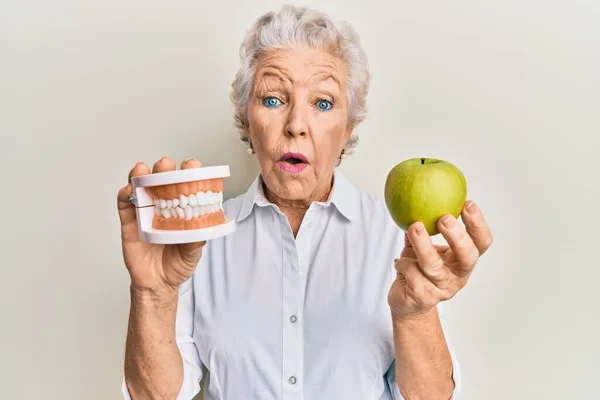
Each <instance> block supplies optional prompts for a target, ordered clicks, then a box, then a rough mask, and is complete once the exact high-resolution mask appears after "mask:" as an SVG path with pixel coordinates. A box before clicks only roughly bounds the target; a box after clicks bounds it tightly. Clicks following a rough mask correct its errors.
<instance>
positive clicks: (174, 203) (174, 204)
mask: <svg viewBox="0 0 600 400" xmlns="http://www.w3.org/2000/svg"><path fill="white" fill-rule="evenodd" d="M171 201H172V202H173V207H177V206H178V205H179V199H173V200H171Z"/></svg>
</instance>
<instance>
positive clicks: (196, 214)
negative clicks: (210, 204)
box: [192, 206, 201, 218]
mask: <svg viewBox="0 0 600 400" xmlns="http://www.w3.org/2000/svg"><path fill="white" fill-rule="evenodd" d="M200 208H201V207H200V206H196V207H192V210H193V211H194V218H198V217H199V216H200V215H201V214H200Z"/></svg>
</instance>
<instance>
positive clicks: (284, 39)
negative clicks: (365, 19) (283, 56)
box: [230, 5, 371, 154]
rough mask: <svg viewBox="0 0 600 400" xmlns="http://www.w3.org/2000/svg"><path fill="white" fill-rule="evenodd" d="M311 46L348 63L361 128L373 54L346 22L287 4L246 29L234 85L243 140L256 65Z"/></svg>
mask: <svg viewBox="0 0 600 400" xmlns="http://www.w3.org/2000/svg"><path fill="white" fill-rule="evenodd" d="M295 45H296V46H310V47H312V48H320V49H324V50H327V51H329V52H330V53H331V54H332V55H334V56H337V57H339V58H341V59H342V60H343V61H345V62H346V65H347V68H348V92H347V96H348V120H349V123H350V125H351V126H352V127H356V126H357V125H358V124H359V123H361V122H362V121H363V120H364V119H365V118H366V113H367V110H366V109H367V107H366V97H367V94H368V92H369V81H370V78H371V75H370V72H369V68H368V63H367V57H366V55H365V52H364V51H363V49H362V48H361V45H360V39H359V36H358V34H357V33H356V31H355V30H354V28H353V27H352V26H351V25H350V24H348V23H346V22H337V23H336V22H334V21H332V20H331V19H330V18H329V17H327V16H326V15H325V14H323V13H321V12H318V11H315V10H312V9H310V8H308V7H295V6H292V5H284V6H283V7H282V9H281V10H280V11H279V13H275V12H268V13H266V14H264V15H262V16H261V17H259V18H258V19H257V20H256V22H255V23H254V25H252V27H251V28H250V30H249V31H248V32H247V33H246V36H245V37H244V40H243V42H242V44H241V46H240V51H239V55H240V64H241V65H240V68H239V70H238V72H237V74H236V76H235V79H234V81H233V83H232V93H231V96H230V98H231V101H232V102H233V105H234V109H235V111H234V120H235V126H236V128H237V129H238V130H239V132H240V136H241V139H242V141H244V142H249V139H248V138H247V137H246V135H245V132H246V130H247V129H248V126H249V123H248V114H247V112H248V103H249V101H250V96H251V94H252V87H253V84H254V73H255V71H256V63H257V60H258V58H259V57H260V56H262V55H263V54H264V53H265V52H268V51H270V50H276V49H290V48H292V47H293V46H295ZM357 142H358V137H357V136H356V135H354V134H353V135H352V137H351V138H350V140H349V141H348V143H347V144H346V148H345V149H344V153H345V154H348V153H350V152H351V151H352V150H353V149H354V147H355V146H356V144H357Z"/></svg>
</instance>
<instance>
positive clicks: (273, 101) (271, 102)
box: [263, 96, 281, 107]
mask: <svg viewBox="0 0 600 400" xmlns="http://www.w3.org/2000/svg"><path fill="white" fill-rule="evenodd" d="M280 103H281V102H280V100H279V99H278V98H277V97H272V96H269V97H265V98H264V99H263V104H264V105H265V106H266V107H277V106H278V105H279V104H280Z"/></svg>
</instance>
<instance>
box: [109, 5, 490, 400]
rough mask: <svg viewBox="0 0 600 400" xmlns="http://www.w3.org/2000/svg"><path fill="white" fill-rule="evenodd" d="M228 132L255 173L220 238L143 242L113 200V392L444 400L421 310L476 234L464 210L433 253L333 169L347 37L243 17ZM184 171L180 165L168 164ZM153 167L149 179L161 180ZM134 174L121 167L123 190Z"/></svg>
mask: <svg viewBox="0 0 600 400" xmlns="http://www.w3.org/2000/svg"><path fill="white" fill-rule="evenodd" d="M240 54H241V69H240V71H239V73H238V74H237V76H236V78H235V81H234V83H233V94H232V99H233V102H234V104H235V107H236V112H235V120H236V124H237V126H238V127H239V129H240V131H241V133H242V138H243V140H244V141H246V142H247V143H248V148H249V154H250V156H255V157H256V159H257V162H258V165H259V166H260V174H259V175H258V176H257V178H256V180H255V181H254V182H253V183H252V185H251V186H250V188H249V189H248V191H247V192H246V193H244V194H242V195H240V196H239V197H236V198H232V199H228V200H227V201H225V203H224V204H223V209H224V212H225V214H226V215H228V216H230V217H232V218H234V219H235V220H236V221H237V230H236V231H235V233H233V234H230V235H229V236H226V237H222V238H219V239H214V240H211V241H209V242H202V243H192V244H185V245H167V246H162V245H151V244H148V243H146V242H142V241H140V239H139V238H138V236H137V227H136V220H135V212H134V208H133V206H132V205H131V204H130V203H129V202H128V201H127V199H128V196H129V195H130V194H131V193H132V188H131V185H130V184H129V185H127V186H125V187H124V188H122V189H121V190H120V191H119V194H118V209H119V216H120V220H121V224H122V225H121V229H122V241H123V254H124V259H125V264H126V267H127V269H128V271H129V274H130V276H131V310H130V318H129V329H128V332H127V341H126V356H125V376H124V379H123V387H122V390H123V396H124V397H125V398H133V399H159V398H160V399H176V398H177V399H190V398H193V397H194V396H195V395H196V394H197V393H199V391H200V390H201V388H200V384H199V382H200V380H201V379H202V378H203V377H206V378H207V379H206V385H205V389H204V390H203V391H204V399H207V400H208V399H210V400H212V399H226V400H236V399H261V400H266V399H317V400H324V399H335V400H338V399H344V400H350V399H356V400H367V399H369V400H377V399H449V398H451V397H452V396H454V395H455V394H456V393H457V391H458V390H459V384H460V380H459V370H458V363H457V362H456V359H455V357H454V353H453V352H452V351H451V350H450V348H449V345H448V341H447V338H446V337H445V333H444V331H443V325H442V322H441V320H440V314H439V310H438V305H439V303H440V302H441V301H444V300H447V299H449V298H451V297H452V296H453V295H455V294H456V292H457V291H458V290H460V289H461V288H462V287H464V285H465V284H466V282H467V279H468V278H469V275H470V274H471V271H472V270H473V268H474V265H475V263H476V261H477V260H478V258H479V256H480V255H481V254H482V253H483V252H484V251H485V250H486V249H487V248H488V247H489V246H490V244H491V233H490V231H489V229H488V226H487V224H486V222H485V220H484V217H483V215H482V213H481V211H480V210H479V208H478V207H477V206H476V205H475V204H474V203H473V202H470V201H469V202H467V204H465V207H464V209H463V212H462V219H463V221H464V223H465V225H466V228H465V227H463V226H462V224H460V223H458V222H457V221H456V220H455V219H454V218H453V217H451V216H444V217H443V218H440V221H439V223H438V225H439V229H440V231H441V233H442V235H443V236H444V238H445V239H446V240H447V241H448V244H449V246H447V247H440V246H434V245H433V244H432V242H431V239H430V237H429V235H428V234H427V232H426V231H425V230H424V229H423V225H422V224H420V223H415V224H414V225H413V226H411V227H410V229H408V230H407V232H402V231H400V230H399V229H398V227H397V226H396V225H395V224H394V222H393V221H392V219H391V217H390V216H389V213H388V212H387V209H386V206H385V203H384V201H383V200H382V199H381V198H379V197H375V196H373V195H370V194H368V193H366V192H363V191H361V190H359V189H357V188H356V187H355V186H353V184H352V183H351V182H350V181H349V180H348V179H347V178H346V177H344V176H343V175H342V174H341V173H340V172H339V171H338V170H336V168H335V167H336V166H337V165H338V164H339V162H340V160H341V159H343V158H345V156H346V154H347V153H348V150H349V149H351V148H352V146H353V145H354V143H355V137H354V134H353V130H354V128H355V127H356V126H357V124H358V123H360V121H362V120H363V119H364V115H365V96H366V94H367V91H368V81H369V73H368V71H367V62H366V58H365V56H364V54H363V51H362V50H361V48H360V45H359V41H358V38H357V35H356V34H355V33H354V31H353V30H352V29H351V28H350V27H348V26H345V27H343V26H339V25H336V24H334V23H333V22H331V21H330V20H329V19H327V17H325V16H324V15H322V14H320V13H317V12H314V11H312V10H309V9H307V8H294V7H290V6H286V7H284V8H283V9H282V10H281V12H279V13H277V14H275V13H269V14H266V15H264V16H263V17H261V18H259V19H258V21H257V22H256V24H255V25H254V26H253V27H252V29H251V30H250V31H249V32H248V34H247V36H246V38H245V40H244V42H243V44H242V46H241V53H240ZM199 166H201V164H200V162H199V161H196V160H188V161H185V162H183V163H182V164H181V168H193V167H199ZM176 168H177V166H176V164H175V162H174V161H173V160H171V159H169V158H162V159H161V160H159V161H158V162H157V163H156V164H154V166H153V168H152V172H161V171H169V170H173V169H176ZM148 173H151V171H150V168H149V167H148V166H146V165H144V164H143V163H138V164H136V165H135V167H134V168H133V169H132V170H131V172H130V177H131V176H137V175H142V174H148Z"/></svg>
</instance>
